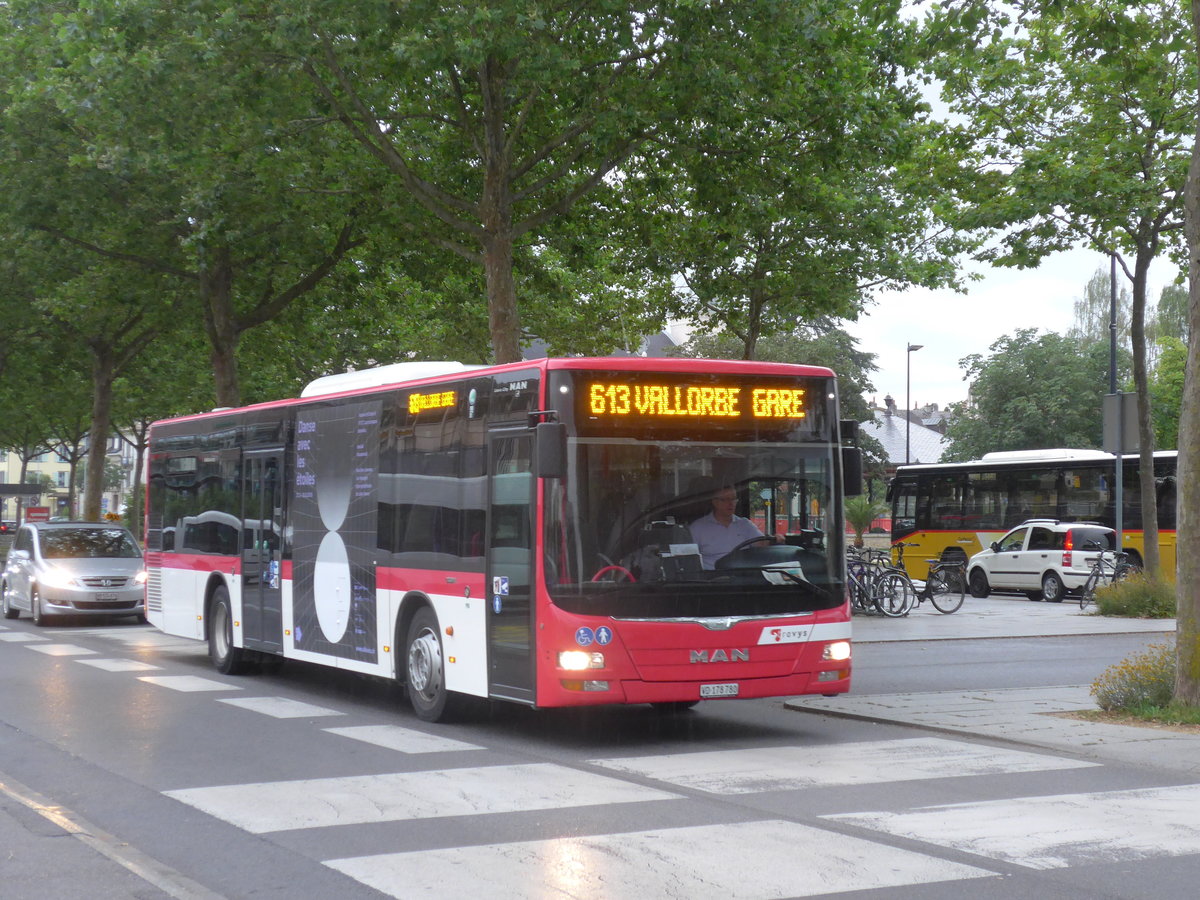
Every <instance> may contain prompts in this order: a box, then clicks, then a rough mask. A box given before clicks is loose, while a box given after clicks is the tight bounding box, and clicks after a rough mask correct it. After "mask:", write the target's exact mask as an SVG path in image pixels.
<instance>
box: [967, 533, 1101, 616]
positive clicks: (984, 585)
mask: <svg viewBox="0 0 1200 900" xmlns="http://www.w3.org/2000/svg"><path fill="white" fill-rule="evenodd" d="M1116 539H1117V538H1116V532H1115V531H1113V530H1112V529H1111V528H1108V527H1106V526H1104V525H1100V524H1097V523H1096V522H1060V521H1058V520H1057V519H1030V520H1029V521H1027V522H1022V523H1021V524H1020V525H1018V526H1017V527H1016V528H1014V529H1013V530H1012V531H1010V532H1009V533H1008V534H1006V535H1005V536H1004V537H1002V538H1001V539H1000V540H998V541H996V542H995V543H993V544H992V546H991V547H989V548H988V549H987V550H983V551H981V552H979V553H976V554H975V555H974V556H972V557H971V558H970V559H969V560H967V584H968V585H969V586H970V588H971V596H972V597H986V596H987V595H988V594H989V593H990V592H991V591H993V590H1001V591H1021V592H1023V593H1025V594H1026V595H1027V596H1028V597H1029V599H1030V600H1048V601H1050V602H1051V603H1060V602H1062V599H1063V597H1064V596H1065V595H1066V593H1067V591H1076V590H1079V588H1081V587H1083V583H1084V581H1086V580H1087V577H1088V573H1089V572H1091V570H1092V566H1093V565H1095V562H1096V557H1097V556H1099V554H1100V551H1101V550H1102V549H1103V550H1107V551H1109V552H1111V551H1113V550H1114V549H1116V545H1117V544H1116Z"/></svg>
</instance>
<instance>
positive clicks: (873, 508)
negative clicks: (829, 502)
mask: <svg viewBox="0 0 1200 900" xmlns="http://www.w3.org/2000/svg"><path fill="white" fill-rule="evenodd" d="M885 512H887V507H886V506H885V505H884V504H882V503H880V502H879V501H878V500H872V499H871V498H870V497H868V496H867V495H866V494H858V495H856V496H854V497H847V498H846V522H847V523H848V524H849V525H850V527H851V528H852V529H853V530H854V546H855V547H861V546H862V545H863V533H864V532H865V531H866V530H867V529H868V528H870V527H871V523H872V522H874V521H875V520H876V519H877V518H879V517H880V516H881V515H883V514H884V513H885Z"/></svg>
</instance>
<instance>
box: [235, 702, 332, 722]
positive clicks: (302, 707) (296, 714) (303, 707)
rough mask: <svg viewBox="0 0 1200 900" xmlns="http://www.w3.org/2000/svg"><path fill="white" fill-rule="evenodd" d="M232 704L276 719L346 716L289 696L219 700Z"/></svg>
mask: <svg viewBox="0 0 1200 900" xmlns="http://www.w3.org/2000/svg"><path fill="white" fill-rule="evenodd" d="M217 702H218V703H228V704H229V705H230V706H237V707H241V708H242V709H248V710H250V711H251V712H256V713H261V714H262V715H264V716H271V717H272V718H274V719H306V718H318V717H321V716H344V715H345V713H343V712H338V711H337V710H336V709H329V708H328V707H325V706H317V705H316V704H315V703H303V702H301V701H299V700H289V699H288V698H287V697H236V698H226V699H223V700H218V701H217Z"/></svg>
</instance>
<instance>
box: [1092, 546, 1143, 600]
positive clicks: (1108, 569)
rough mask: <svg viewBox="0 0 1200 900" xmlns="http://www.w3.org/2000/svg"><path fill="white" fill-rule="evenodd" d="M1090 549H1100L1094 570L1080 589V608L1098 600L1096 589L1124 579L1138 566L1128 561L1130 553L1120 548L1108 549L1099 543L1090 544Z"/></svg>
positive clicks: (1093, 566)
mask: <svg viewBox="0 0 1200 900" xmlns="http://www.w3.org/2000/svg"><path fill="white" fill-rule="evenodd" d="M1087 549H1089V550H1099V551H1100V553H1099V554H1098V555H1097V556H1096V562H1095V563H1094V564H1093V565H1092V571H1091V572H1089V573H1088V577H1087V581H1085V582H1084V583H1083V587H1081V588H1080V589H1079V608H1080V609H1087V606H1088V604H1089V603H1094V602H1095V601H1096V591H1097V590H1098V589H1099V588H1102V587H1104V586H1105V585H1109V584H1113V583H1114V582H1117V581H1124V580H1125V579H1126V578H1128V577H1129V576H1130V575H1131V574H1133V573H1134V572H1135V571H1137V567H1136V566H1134V565H1133V564H1132V563H1130V562H1128V561H1127V560H1128V557H1129V554H1128V553H1124V552H1122V551H1120V550H1107V549H1105V548H1104V547H1101V546H1100V545H1099V544H1095V545H1091V544H1089V545H1088V548H1087Z"/></svg>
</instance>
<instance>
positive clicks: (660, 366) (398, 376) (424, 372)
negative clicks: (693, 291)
mask: <svg viewBox="0 0 1200 900" xmlns="http://www.w3.org/2000/svg"><path fill="white" fill-rule="evenodd" d="M521 369H539V370H542V371H548V370H551V369H583V370H587V369H601V370H608V371H637V372H655V371H662V372H695V373H704V372H711V373H714V374H718V375H737V374H741V373H745V372H747V371H750V370H753V371H754V372H756V373H758V374H762V375H787V376H807V377H817V378H833V377H834V372H833V370H832V369H829V368H826V367H825V366H802V365H797V364H794V363H777V362H760V361H758V360H743V359H700V358H694V357H644V356H598V357H587V356H579V357H574V356H573V357H563V358H542V359H529V360H522V361H520V362H515V363H504V364H501V365H494V366H476V365H469V364H466V363H461V362H455V361H452V360H443V361H431V362H415V361H414V362H403V363H394V364H391V365H386V366H377V367H373V368H370V369H360V370H357V371H353V372H340V373H337V374H334V375H324V376H321V377H320V378H316V379H314V380H313V381H311V382H309V383H308V385H306V386H305V388H304V389H303V390H302V391H301V393H300V396H299V397H290V398H286V399H280V400H268V401H264V402H262V403H255V404H250V405H248V406H240V407H220V408H217V409H211V410H205V411H204V412H198V413H192V414H185V415H182V416H176V417H172V418H171V419H162V420H159V421H160V422H167V421H179V420H181V419H190V418H196V417H202V416H210V415H220V414H229V413H240V412H243V411H244V410H250V409H265V408H268V407H273V406H291V405H294V404H298V403H301V402H302V401H305V400H309V399H312V398H316V397H332V396H339V395H340V396H347V395H353V394H358V393H364V394H365V393H369V392H371V391H375V390H383V389H385V388H404V387H411V386H416V385H419V384H429V383H437V382H439V381H446V380H448V379H454V378H462V377H470V376H487V375H491V374H493V373H501V372H512V371H520V370H521ZM153 424H155V425H157V424H159V423H158V422H155V423H153Z"/></svg>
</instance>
